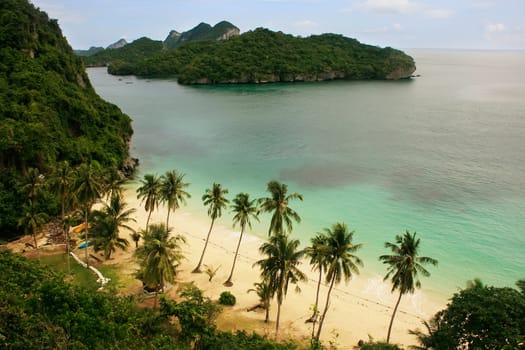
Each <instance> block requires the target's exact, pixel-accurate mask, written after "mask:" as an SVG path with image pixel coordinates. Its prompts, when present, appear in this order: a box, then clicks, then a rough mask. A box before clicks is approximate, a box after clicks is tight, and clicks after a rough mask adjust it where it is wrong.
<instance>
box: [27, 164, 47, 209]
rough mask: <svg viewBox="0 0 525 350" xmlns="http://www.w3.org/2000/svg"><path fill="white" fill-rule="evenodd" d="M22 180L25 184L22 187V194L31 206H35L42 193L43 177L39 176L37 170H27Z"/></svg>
mask: <svg viewBox="0 0 525 350" xmlns="http://www.w3.org/2000/svg"><path fill="white" fill-rule="evenodd" d="M24 180H25V183H24V184H23V185H22V192H23V193H24V194H25V195H26V196H27V199H28V200H29V201H30V202H31V203H32V204H33V205H36V202H37V201H38V199H39V198H40V197H41V196H42V193H43V188H44V184H45V177H44V175H42V174H40V171H39V170H38V169H37V168H29V170H28V171H27V175H26V176H25V179H24Z"/></svg>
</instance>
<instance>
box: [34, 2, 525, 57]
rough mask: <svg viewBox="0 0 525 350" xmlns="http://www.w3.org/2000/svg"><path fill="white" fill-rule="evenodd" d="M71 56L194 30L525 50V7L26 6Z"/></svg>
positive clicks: (327, 4)
mask: <svg viewBox="0 0 525 350" xmlns="http://www.w3.org/2000/svg"><path fill="white" fill-rule="evenodd" d="M32 2H33V4H34V5H35V6H36V7H39V8H40V9H41V10H44V11H46V12H47V13H48V14H49V16H50V17H52V18H57V19H58V21H59V24H60V26H61V28H62V31H63V33H64V35H65V36H66V37H67V39H68V41H69V43H70V44H71V46H73V48H75V49H87V48H89V47H90V46H104V47H106V46H107V45H109V44H111V43H113V42H115V41H117V40H118V39H120V38H125V39H126V40H128V41H132V40H135V39H138V38H139V37H142V36H147V37H149V38H151V39H155V40H164V38H165V37H166V36H167V35H168V33H169V31H170V30H172V29H174V30H177V31H179V32H182V31H186V30H189V29H191V28H192V27H194V26H196V25H197V24H199V23H200V22H206V23H209V24H211V25H214V24H216V23H217V22H220V21H222V20H227V21H229V22H231V23H233V24H235V25H236V26H237V27H239V28H240V30H241V32H245V31H248V30H252V29H255V28H257V27H266V28H269V29H272V30H276V31H277V30H280V31H283V32H285V33H289V34H293V35H301V36H308V35H310V34H321V33H327V32H331V33H339V34H343V35H345V36H349V37H353V38H357V39H358V40H360V41H361V42H364V43H368V44H372V45H379V46H392V47H396V48H401V49H406V48H456V49H458V48H463V49H522V50H523V49H525V0H186V1H181V0H149V1H147V0H89V1H86V0H32Z"/></svg>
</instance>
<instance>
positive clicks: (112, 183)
mask: <svg viewBox="0 0 525 350" xmlns="http://www.w3.org/2000/svg"><path fill="white" fill-rule="evenodd" d="M104 180H105V185H104V193H105V195H106V199H108V200H109V199H111V197H113V195H115V194H119V195H122V192H123V186H124V184H125V183H126V181H127V179H126V177H125V176H124V174H123V173H122V172H121V171H120V170H118V169H116V168H111V169H109V170H108V171H107V172H106V174H104Z"/></svg>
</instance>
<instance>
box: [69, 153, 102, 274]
mask: <svg viewBox="0 0 525 350" xmlns="http://www.w3.org/2000/svg"><path fill="white" fill-rule="evenodd" d="M99 179H100V176H99V172H98V171H97V170H95V168H94V167H93V166H91V164H86V163H82V164H81V165H80V166H79V167H78V168H77V170H76V174H75V184H74V193H75V196H76V198H77V199H78V201H79V202H80V203H81V204H82V208H83V212H84V240H85V243H86V247H85V249H86V264H88V265H89V255H88V246H87V243H88V238H89V213H90V211H91V207H92V206H93V204H94V203H95V202H96V201H97V200H98V199H100V196H101V194H102V183H101V182H100V181H99Z"/></svg>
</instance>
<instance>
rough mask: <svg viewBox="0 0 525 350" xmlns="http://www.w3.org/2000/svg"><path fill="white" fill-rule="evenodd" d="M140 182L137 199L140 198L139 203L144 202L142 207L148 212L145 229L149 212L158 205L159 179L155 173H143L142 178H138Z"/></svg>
mask: <svg viewBox="0 0 525 350" xmlns="http://www.w3.org/2000/svg"><path fill="white" fill-rule="evenodd" d="M140 184H141V186H140V187H139V188H137V199H142V202H141V204H142V203H144V209H146V211H147V212H148V218H147V219H146V231H147V230H148V226H149V219H150V218H151V213H153V211H154V210H155V208H157V207H158V206H159V189H160V179H159V177H158V176H157V175H155V174H145V175H144V178H143V179H142V180H140Z"/></svg>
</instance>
